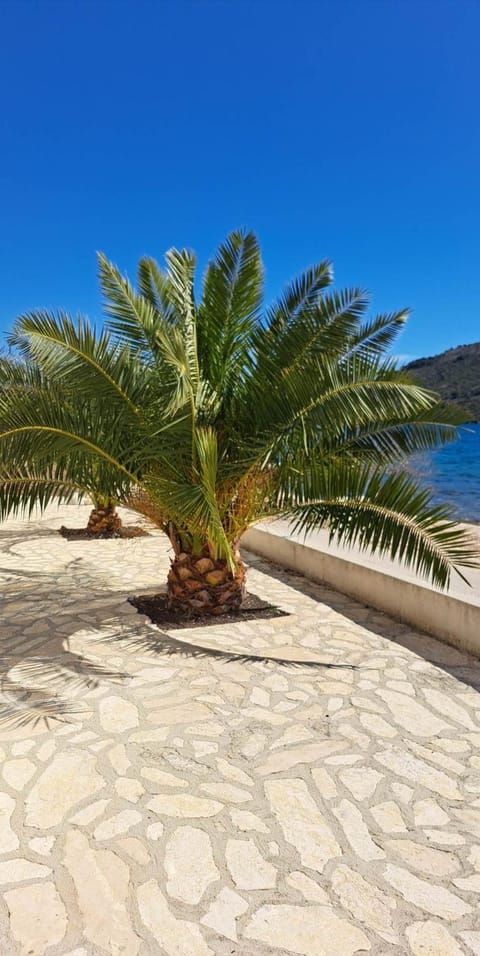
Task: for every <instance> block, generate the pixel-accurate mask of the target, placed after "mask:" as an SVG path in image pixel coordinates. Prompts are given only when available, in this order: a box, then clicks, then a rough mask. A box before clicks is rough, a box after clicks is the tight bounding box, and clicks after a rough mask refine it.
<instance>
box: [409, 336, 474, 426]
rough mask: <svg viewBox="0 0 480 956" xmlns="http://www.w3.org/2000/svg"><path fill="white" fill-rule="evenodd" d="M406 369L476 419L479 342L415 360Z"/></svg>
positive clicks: (423, 383) (426, 385)
mask: <svg viewBox="0 0 480 956" xmlns="http://www.w3.org/2000/svg"><path fill="white" fill-rule="evenodd" d="M407 369H408V370H409V371H410V372H412V373H413V374H414V375H415V377H416V378H417V379H418V381H419V382H420V383H421V384H422V385H424V386H425V387H426V388H431V389H433V391H435V392H438V394H439V395H440V396H441V398H443V399H446V400H448V401H451V402H455V404H457V405H461V406H462V408H464V409H465V410H466V411H467V412H469V413H471V415H472V421H475V422H480V342H474V343H473V344H472V345H458V346H457V347H456V348H454V349H448V350H447V351H446V352H442V353H441V354H440V355H433V356H431V357H430V358H421V359H416V361H415V362H410V364H409V365H407Z"/></svg>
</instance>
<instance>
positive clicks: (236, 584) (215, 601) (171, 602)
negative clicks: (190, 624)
mask: <svg viewBox="0 0 480 956" xmlns="http://www.w3.org/2000/svg"><path fill="white" fill-rule="evenodd" d="M244 597H245V565H244V563H243V561H242V560H241V558H240V557H239V556H238V558H237V559H236V570H235V573H234V574H232V572H231V571H230V569H229V567H228V564H227V562H226V561H225V560H223V559H222V560H218V561H213V560H212V559H211V558H208V557H199V556H198V555H193V554H187V553H186V552H181V553H180V554H179V555H177V556H176V557H175V558H174V560H173V561H172V564H171V567H170V571H169V572H168V585H167V607H168V608H169V610H171V611H174V612H175V613H176V614H178V615H179V616H180V615H183V616H187V617H208V616H209V615H219V614H228V612H229V611H233V610H238V608H239V607H240V605H241V604H242V601H243V599H244Z"/></svg>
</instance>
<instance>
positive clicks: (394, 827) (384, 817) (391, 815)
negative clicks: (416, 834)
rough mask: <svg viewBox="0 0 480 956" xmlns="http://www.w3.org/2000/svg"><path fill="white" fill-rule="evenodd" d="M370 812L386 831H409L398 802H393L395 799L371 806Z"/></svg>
mask: <svg viewBox="0 0 480 956" xmlns="http://www.w3.org/2000/svg"><path fill="white" fill-rule="evenodd" d="M370 812H371V814H372V816H373V817H374V818H375V820H376V821H377V823H378V825H379V827H380V829H381V830H383V832H384V833H406V832H407V828H406V826H405V824H404V822H403V819H402V814H401V813H400V810H399V809H398V807H397V804H396V803H393V800H387V801H386V802H385V803H377V806H376V807H371V808H370Z"/></svg>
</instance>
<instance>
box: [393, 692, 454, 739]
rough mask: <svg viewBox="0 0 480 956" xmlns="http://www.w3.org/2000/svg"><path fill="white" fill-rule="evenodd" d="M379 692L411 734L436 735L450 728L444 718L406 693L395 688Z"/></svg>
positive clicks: (397, 720) (399, 721) (400, 723)
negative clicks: (394, 689) (398, 691)
mask: <svg viewBox="0 0 480 956" xmlns="http://www.w3.org/2000/svg"><path fill="white" fill-rule="evenodd" d="M377 694H378V696H379V697H381V699H382V700H384V701H385V703H386V704H387V707H388V708H389V709H390V710H391V712H392V714H393V716H394V718H395V721H396V723H397V724H399V726H400V727H403V728H404V730H408V733H409V734H413V735H414V736H416V737H434V736H435V734H440V733H441V732H442V730H447V729H449V725H448V724H447V723H445V721H444V720H440V718H439V717H436V716H435V714H432V712H431V710H427V708H426V707H424V706H423V704H419V703H418V702H417V701H416V700H413V699H412V698H411V697H409V696H408V695H406V694H399V693H397V692H396V691H393V690H380V689H379V690H377Z"/></svg>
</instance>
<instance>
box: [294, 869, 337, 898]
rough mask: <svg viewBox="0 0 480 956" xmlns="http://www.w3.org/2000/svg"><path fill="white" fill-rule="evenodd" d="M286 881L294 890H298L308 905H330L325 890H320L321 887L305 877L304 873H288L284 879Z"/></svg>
mask: <svg viewBox="0 0 480 956" xmlns="http://www.w3.org/2000/svg"><path fill="white" fill-rule="evenodd" d="M286 881H287V883H288V885H289V886H292V887H293V889H294V890H298V892H299V893H301V894H302V896H304V897H305V899H306V900H307V901H308V902H309V903H323V904H325V905H327V906H328V904H329V903H330V899H329V897H328V895H327V893H326V892H325V890H322V887H321V886H319V885H318V883H315V881H314V880H312V879H310V877H309V876H305V873H300V872H298V871H294V872H293V873H289V875H288V876H287V877H286Z"/></svg>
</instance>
